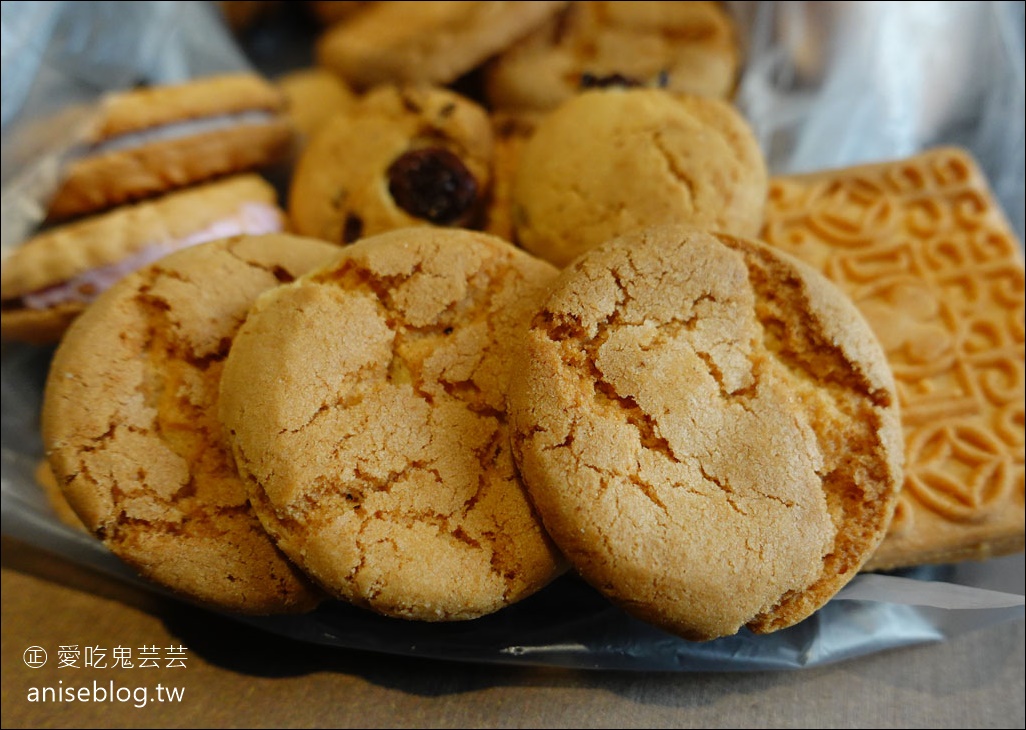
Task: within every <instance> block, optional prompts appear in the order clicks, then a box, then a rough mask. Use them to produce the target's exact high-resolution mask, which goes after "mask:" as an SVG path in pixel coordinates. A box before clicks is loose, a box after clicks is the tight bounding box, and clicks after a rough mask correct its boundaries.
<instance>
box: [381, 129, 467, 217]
mask: <svg viewBox="0 0 1026 730" xmlns="http://www.w3.org/2000/svg"><path fill="white" fill-rule="evenodd" d="M388 192H390V193H391V194H392V199H393V200H395V202H396V205H398V206H399V207H400V208H402V209H403V210H405V211H406V212H407V213H409V214H410V215H412V216H416V217H417V218H424V219H425V220H428V221H431V222H432V223H435V224H438V225H449V224H452V223H455V222H456V221H458V220H459V219H460V217H461V216H463V215H464V214H465V213H467V211H469V210H470V209H471V208H472V207H473V205H474V201H475V200H476V199H477V180H475V179H474V176H473V174H471V172H470V170H468V169H467V166H466V165H464V164H463V161H462V160H461V159H460V158H459V157H457V156H456V155H455V154H453V153H452V152H450V151H449V150H447V149H445V148H442V147H425V148H421V149H416V150H410V151H409V152H406V153H404V154H402V155H400V156H399V157H397V158H396V159H395V161H394V162H392V164H391V165H389V167H388Z"/></svg>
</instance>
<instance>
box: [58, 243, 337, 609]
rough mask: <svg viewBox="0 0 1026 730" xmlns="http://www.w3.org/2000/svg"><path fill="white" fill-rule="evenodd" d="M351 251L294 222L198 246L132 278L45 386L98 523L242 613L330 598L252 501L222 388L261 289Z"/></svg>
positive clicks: (86, 322)
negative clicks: (304, 233)
mask: <svg viewBox="0 0 1026 730" xmlns="http://www.w3.org/2000/svg"><path fill="white" fill-rule="evenodd" d="M337 253H338V249H337V247H334V246H331V245H329V244H325V243H323V242H320V241H312V240H308V239H302V238H299V237H295V236H286V235H282V234H278V235H268V236H243V237H237V238H230V239H221V240H218V241H213V242H209V243H206V244H203V245H200V246H194V247H192V248H189V249H186V250H183V251H179V252H177V253H174V254H172V255H170V256H167V257H166V258H164V259H162V260H160V261H158V262H155V263H153V264H151V265H149V266H147V267H145V268H144V269H141V270H139V271H137V272H135V273H134V274H132V275H130V276H128V277H126V278H125V279H122V280H121V281H120V282H119V283H118V284H117V285H115V286H114V287H112V288H111V289H110V290H108V291H107V292H106V293H105V294H104V295H102V296H101V297H100V298H99V299H97V300H96V302H95V303H94V304H93V306H91V307H90V308H89V310H88V311H86V312H85V313H84V314H83V315H82V317H80V318H79V319H78V320H76V321H75V323H74V324H73V325H72V327H71V328H70V329H69V330H68V332H67V334H66V336H65V338H64V339H63V340H62V342H61V344H60V345H59V346H58V348H57V351H56V353H55V355H54V359H53V361H52V364H51V369H50V372H49V376H48V379H47V382H46V388H45V391H44V396H43V408H42V434H43V444H44V447H45V451H46V457H47V460H48V461H49V464H50V467H51V468H52V469H53V473H54V476H55V478H56V480H57V483H58V484H59V485H60V487H61V490H62V492H63V493H64V496H65V497H66V498H67V500H68V503H69V504H70V505H71V507H72V509H74V511H75V513H76V514H77V515H78V516H79V518H80V519H81V520H82V522H83V523H84V524H85V525H86V527H87V528H88V529H89V530H90V532H92V533H93V534H95V535H96V536H97V537H98V538H99V539H100V540H102V541H103V543H104V545H106V546H107V547H108V548H109V549H110V550H111V552H113V553H114V554H115V555H117V556H118V557H119V558H121V559H122V560H123V561H125V562H126V563H127V564H129V565H131V566H132V567H133V568H135V569H136V570H137V571H138V572H139V573H140V574H141V575H142V576H143V577H145V578H147V579H149V580H152V581H154V582H155V583H157V584H160V585H162V586H164V587H166V588H169V589H171V590H173V591H175V592H176V593H178V594H179V595H182V596H184V597H186V598H189V599H191V600H194V601H196V602H199V603H201V604H203V605H207V606H213V607H216V608H220V609H224V610H228V611H233V612H239V613H248V614H270V613H285V612H299V611H305V610H308V609H311V608H313V607H314V606H315V605H316V604H317V603H318V602H319V601H320V600H321V599H322V597H323V596H322V594H321V593H320V592H319V591H317V590H315V589H314V588H313V587H312V586H311V585H310V584H309V582H308V581H307V580H306V579H305V578H304V577H303V575H302V573H301V571H299V570H297V569H296V568H295V566H293V565H292V564H291V563H290V562H289V561H288V560H287V559H286V558H285V557H284V556H283V555H282V554H281V553H280V552H279V551H278V550H277V549H276V548H275V547H274V544H273V543H272V541H271V539H270V538H269V537H268V536H267V534H266V533H265V532H264V530H263V528H262V527H261V525H260V522H259V520H258V519H257V518H256V516H255V515H254V514H253V511H252V510H251V509H250V507H249V505H248V503H247V499H246V491H245V488H244V486H243V484H242V482H241V481H240V480H239V477H238V475H237V474H236V472H235V469H234V466H233V464H232V460H231V454H230V452H229V451H228V450H227V449H226V448H225V444H224V441H223V438H222V433H221V425H220V422H219V421H218V420H217V398H218V385H219V380H220V374H221V371H222V369H223V365H224V359H225V356H226V354H227V352H228V349H229V347H230V346H231V343H232V339H233V337H234V335H235V332H236V330H237V329H238V327H239V325H240V324H241V323H242V321H243V319H244V318H245V316H246V311H247V310H248V308H249V306H250V305H251V304H252V302H253V300H254V299H256V297H257V295H258V294H260V293H261V292H263V291H265V290H266V289H269V288H272V287H275V286H278V285H279V284H282V283H283V282H288V281H290V280H292V279H293V278H294V277H296V276H298V275H299V274H300V273H302V272H305V271H307V270H309V269H311V268H313V267H315V266H320V265H323V264H325V263H326V262H328V261H330V260H332V259H333V258H334V257H335V256H337Z"/></svg>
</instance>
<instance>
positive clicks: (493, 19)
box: [3, 2, 1024, 640]
mask: <svg viewBox="0 0 1026 730" xmlns="http://www.w3.org/2000/svg"><path fill="white" fill-rule="evenodd" d="M308 6H309V7H310V9H311V10H313V11H314V12H315V13H317V17H318V18H320V19H321V20H322V21H323V22H324V23H325V25H324V27H323V31H322V32H321V35H320V37H319V39H318V41H317V47H316V57H317V60H318V66H317V67H315V68H310V69H303V70H300V71H297V72H294V73H290V74H288V75H287V76H283V77H281V78H278V79H273V80H271V79H261V78H259V77H254V76H253V75H249V74H241V75H238V76H234V77H218V78H214V79H200V80H197V81H195V82H192V83H190V84H184V85H182V86H181V87H175V88H165V89H151V90H147V91H145V92H138V91H136V92H129V93H126V94H124V95H119V96H118V97H117V98H116V100H115V101H112V102H110V104H109V108H110V110H111V111H110V112H109V114H107V115H106V116H107V118H108V119H131V120H132V122H131V123H128V122H123V123H121V124H120V125H119V124H115V123H113V122H111V123H109V124H107V125H98V128H97V131H96V133H95V139H94V144H93V145H92V147H91V148H89V149H85V150H82V152H81V154H80V155H78V156H77V157H76V158H75V160H74V164H72V165H70V166H69V176H68V178H69V179H68V182H67V185H68V186H69V187H70V188H72V189H75V188H76V185H77V188H78V189H79V190H81V191H84V192H74V193H72V194H69V195H64V196H61V195H57V196H55V197H54V200H55V201H59V200H61V199H62V198H63V199H74V200H76V201H86V200H87V201H89V202H90V205H91V207H89V208H88V210H84V209H82V208H79V209H78V210H75V211H71V212H69V209H68V208H67V207H66V206H65V207H64V208H62V209H58V210H54V211H51V226H50V227H49V229H48V230H46V231H44V232H42V233H40V234H39V235H38V236H37V237H36V238H33V239H31V240H29V241H27V242H26V243H25V244H24V245H23V246H21V247H20V248H19V249H18V250H17V251H16V253H15V254H13V255H12V256H11V257H10V258H9V259H8V260H7V261H5V262H4V269H3V317H4V319H3V326H4V330H3V332H4V337H5V339H21V340H25V341H29V342H47V341H49V342H56V341H59V345H58V347H57V349H56V352H55V354H54V357H53V360H52V364H51V370H50V373H49V378H48V380H47V385H46V390H45V393H44V401H43V409H42V427H43V440H44V445H45V448H46V456H47V465H48V467H49V469H50V470H51V472H52V477H53V479H54V481H55V483H56V485H57V487H58V489H59V491H60V494H61V495H62V497H63V498H65V499H66V500H67V502H68V503H69V504H70V506H71V507H72V509H73V510H74V512H75V514H76V516H77V518H78V519H80V520H81V522H82V523H83V524H84V526H85V527H86V528H87V529H88V530H89V531H91V532H92V533H94V534H95V535H96V536H97V537H99V538H100V539H101V540H102V541H103V542H104V543H105V544H106V545H107V546H108V547H109V548H110V549H111V551H112V552H114V553H115V554H116V555H118V556H119V557H120V558H122V559H123V560H125V561H126V562H127V563H129V564H130V565H132V566H133V567H135V568H136V569H137V570H138V571H139V572H140V574H141V575H143V576H145V577H147V578H148V579H151V580H153V581H155V582H157V583H159V584H161V585H163V586H166V587H168V588H170V589H172V590H174V591H176V592H178V593H179V594H181V595H183V596H185V597H187V598H189V599H191V600H195V601H198V602H200V603H203V604H205V605H210V606H215V607H218V608H221V609H224V610H229V611H238V612H244V613H252V614H274V613H285V612H302V611H308V610H311V609H312V608H314V607H315V606H317V605H318V604H320V603H321V602H322V601H324V600H343V601H346V602H349V603H352V604H354V605H357V606H361V607H364V608H367V609H369V610H372V611H376V612H378V613H381V614H384V615H387V616H393V617H398V618H404V619H412V620H422V621H450V620H465V619H473V618H476V617H480V616H483V615H486V614H490V613H493V612H495V611H498V610H500V609H502V608H504V607H506V606H509V605H511V604H513V603H515V602H517V601H519V600H521V599H523V598H525V597H526V596H529V595H531V594H533V593H535V592H537V591H540V590H544V589H545V587H546V586H548V585H549V584H550V583H551V582H552V581H553V580H554V579H556V578H557V577H558V576H560V575H561V574H562V573H563V572H565V571H567V570H573V571H576V572H577V573H578V574H579V575H580V576H581V577H582V578H583V579H584V580H586V581H587V582H588V583H590V584H591V585H592V586H594V587H595V588H596V589H597V590H599V591H600V592H601V593H603V594H604V595H605V596H607V597H608V598H609V599H610V600H611V601H612V602H614V603H616V604H617V605H619V606H621V607H622V608H623V609H624V610H626V611H628V612H629V613H631V614H632V615H635V616H637V617H639V618H641V619H643V620H645V621H649V622H651V623H653V624H655V625H657V626H660V627H662V628H664V629H666V630H668V631H670V632H672V633H675V634H677V635H679V636H682V637H685V638H688V639H692V640H708V639H713V638H717V637H721V636H729V635H732V634H734V633H736V632H737V631H739V630H740V629H741V628H742V627H748V628H749V629H751V630H752V631H755V632H757V633H766V632H771V631H776V630H778V629H782V628H785V627H788V626H792V625H794V624H796V623H798V622H800V621H802V620H803V619H805V618H807V617H809V616H810V615H812V614H813V613H814V612H815V611H817V610H818V609H819V608H820V607H822V606H823V605H824V604H825V603H826V602H827V601H828V600H829V599H830V598H831V597H832V596H833V595H835V594H836V593H837V591H838V590H839V589H840V588H841V587H843V586H844V585H845V584H846V583H847V582H848V581H849V580H851V578H852V577H854V576H855V575H856V574H857V573H858V572H859V571H860V570H865V569H869V568H875V569H887V568H894V567H904V566H912V565H918V564H923V563H929V562H948V561H953V560H963V559H969V558H982V557H987V556H989V555H992V554H1003V553H1008V552H1015V551H1017V550H1022V548H1023V532H1024V530H1023V522H1024V519H1023V491H1024V486H1023V472H1024V470H1023V442H1024V437H1023V372H1024V367H1023V338H1024V335H1023V324H1022V323H1023V310H1024V306H1023V288H1024V287H1023V265H1022V254H1021V248H1020V244H1018V242H1017V241H1016V240H1015V236H1014V235H1013V234H1012V232H1011V231H1010V229H1009V227H1008V224H1007V223H1006V222H1005V221H1004V218H1003V216H1002V214H1001V212H1000V209H999V208H998V206H997V205H996V204H995V203H994V201H993V198H992V197H991V195H990V193H989V191H988V189H987V185H986V181H985V180H984V179H983V177H982V176H981V175H980V173H979V171H978V170H977V169H976V166H975V164H974V163H973V161H972V159H971V158H970V157H969V156H968V155H966V154H965V153H964V152H962V151H959V150H952V149H943V150H935V151H931V152H928V153H925V154H923V155H921V156H918V157H916V158H911V159H908V160H900V161H895V162H893V163H885V164H879V165H874V166H868V167H862V168H852V169H848V170H831V171H823V172H821V173H816V174H814V175H809V176H790V177H779V178H770V176H769V175H768V172H767V168H766V163H765V160H764V158H763V155H762V152H761V150H760V148H759V145H758V143H757V142H756V140H755V137H754V136H753V134H752V132H751V128H750V126H749V122H748V120H746V119H745V118H744V116H743V115H742V114H741V113H740V111H739V110H738V109H737V108H736V107H735V106H734V105H733V104H732V103H731V101H730V95H731V93H732V91H733V88H734V85H735V83H736V80H737V77H738V74H739V72H740V68H741V63H742V59H741V54H740V50H739V49H740V44H739V42H738V38H737V32H736V29H735V28H734V26H733V24H732V22H731V17H730V15H729V13H727V12H726V11H725V10H724V9H723V7H722V6H721V5H720V4H718V3H704V2H700V3H696V2H692V3H634V2H631V3H620V2H611V3H606V2H575V3H565V2H552V3H549V2H540V3H504V2H475V3H449V2H437V3H436V2H431V3H330V4H320V3H309V4H308ZM335 13H338V14H339V15H335ZM329 14H330V15H331V17H330V18H329ZM329 21H330V22H329ZM236 83H241V84H244V85H246V86H247V88H250V89H256V88H259V89H260V90H261V93H260V94H255V93H253V94H250V95H249V96H247V99H251V98H253V97H257V96H259V97H260V98H264V97H263V93H264V92H265V91H271V92H273V93H272V94H270V96H271V97H273V98H274V99H276V101H274V102H273V103H264V104H263V106H262V107H260V108H259V110H258V111H250V108H251V107H250V106H248V104H250V101H246V102H243V101H241V100H239V101H238V102H237V103H235V105H234V106H233V107H232V108H231V109H225V108H219V106H218V105H217V104H215V103H214V101H215V100H217V101H225V100H226V99H228V98H236V97H235V96H234V94H233V93H232V91H231V90H232V89H233V88H234V86H233V85H234V84H236ZM470 89H473V90H472V91H471V90H470ZM167 98H172V99H176V100H177V101H173V102H172V103H171V104H169V105H167V107H163V105H162V103H161V100H162V99H165V100H166V99H167ZM258 106H259V105H258ZM158 108H170V109H176V110H178V111H179V112H183V114H181V115H180V116H179V117H173V116H171V114H173V112H166V113H165V112H164V111H161V112H158V111H157V109H158ZM116 110H120V111H119V112H118V114H115V113H114V112H115V111H116ZM101 116H103V115H101ZM173 119H174V120H181V123H180V124H174V125H172V124H171V122H172V120H173ZM185 120H188V121H185ZM283 120H286V122H287V123H286V124H285V126H286V127H287V129H288V130H289V131H288V135H287V136H288V141H289V146H288V149H285V146H284V145H282V144H281V142H280V140H279V139H278V137H277V136H276V137H274V141H266V142H264V143H256V142H254V141H252V140H254V139H256V138H257V137H256V135H257V133H258V130H261V131H259V134H260V135H267V134H270V133H271V131H270V130H271V128H273V130H275V131H274V134H278V132H277V130H278V129H280V125H282V124H283ZM148 124H154V125H160V126H161V128H162V129H163V130H164V131H163V132H160V133H156V134H150V133H145V132H143V130H144V129H145V128H146V127H147V126H148ZM249 127H254V129H248V128H249ZM239 128H247V129H248V131H247V133H246V134H245V135H243V138H248V139H249V140H250V141H249V142H246V143H244V144H243V147H245V148H247V149H248V150H249V153H248V154H242V153H236V152H232V151H229V149H230V148H229V143H228V141H227V139H228V138H234V137H235V134H236V133H237V132H238V130H239ZM100 130H105V131H102V132H101V131H100ZM233 130H234V131H233ZM108 132H109V133H108ZM129 135H131V136H129ZM107 137H110V138H111V141H109V142H105V141H101V140H103V139H105V138H107ZM126 137H127V138H126ZM197 138H199V139H201V140H202V144H203V145H205V147H202V149H207V150H210V152H209V154H203V155H201V158H203V159H206V160H210V161H211V162H212V164H211V165H210V166H209V167H207V168H205V171H199V172H196V170H197V169H199V168H201V167H203V166H201V165H199V164H196V163H194V162H193V161H192V160H193V158H192V157H191V155H189V154H187V153H186V150H187V149H190V148H189V147H188V145H189V144H192V143H194V142H195V140H196V139H197ZM260 139H265V140H266V139H267V137H263V136H262V137H260ZM256 148H259V149H260V150H262V151H263V152H262V153H261V154H259V155H257V154H255V149H256ZM183 158H187V159H188V160H189V162H188V163H186V162H183V161H182V159H183ZM111 160H114V161H115V162H116V163H117V165H120V166H117V165H115V166H114V167H105V164H107V163H110V162H111ZM269 165H275V166H277V171H278V173H281V172H282V170H284V171H285V179H286V190H285V191H284V195H285V197H286V198H287V200H285V201H283V202H282V203H281V204H280V205H281V207H278V206H279V201H278V199H277V198H276V197H275V193H274V189H273V188H272V187H270V186H269V185H268V184H267V182H266V181H264V180H263V179H262V178H261V177H260V176H259V175H258V174H257V172H258V171H259V170H261V169H263V170H266V169H268V166H269ZM238 180H244V181H246V182H247V184H248V185H249V193H251V194H252V195H250V194H247V195H241V194H240V195H238V196H235V197H233V196H231V195H229V194H228V193H224V194H223V195H222V197H224V198H225V199H226V201H228V202H226V207H227V208H228V209H229V210H230V211H231V212H230V213H229V214H228V220H232V221H236V223H235V224H233V225H235V228H234V229H232V228H231V226H230V225H228V224H222V219H221V218H220V217H219V215H217V214H215V213H214V212H213V210H214V209H215V208H216V209H218V210H221V206H220V203H219V202H217V201H219V200H220V198H218V196H217V195H215V193H214V192H212V191H214V190H216V189H218V188H217V186H227V185H228V183H229V182H232V183H235V182H236V181H238ZM158 181H159V182H158ZM133 185H134V187H132V186H133ZM222 189H224V188H222ZM258 189H259V190H258ZM268 190H270V194H268ZM260 194H263V195H264V197H263V198H262V199H261V198H260ZM159 195H163V196H164V197H163V198H161V197H158V196H159ZM268 195H270V197H268ZM186 196H191V197H186ZM229 198H230V200H228V199H229ZM251 198H256V199H258V200H255V201H254V200H251ZM168 201H170V202H171V203H172V204H173V205H174V206H175V207H170V208H167V207H166V208H161V207H160V206H166V205H168ZM215 203H217V204H216V205H215ZM244 203H252V204H254V205H257V206H259V207H258V210H259V211H261V212H260V213H259V214H256V213H253V214H251V215H249V216H248V217H247V216H242V218H246V219H259V220H260V221H261V223H260V224H259V225H260V227H259V228H249V227H247V225H245V224H243V225H240V224H238V223H237V221H238V220H240V214H238V212H237V211H239V210H240V207H241V206H242V205H243V204H244ZM191 209H200V210H202V211H205V213H204V215H205V217H204V218H203V219H202V221H201V222H200V223H198V224H197V225H196V226H195V227H194V228H191V227H188V226H187V224H186V221H187V220H188V219H190V218H191V214H190V212H189V211H190V210H191ZM168 210H173V211H174V212H173V213H167V212H161V211H168ZM73 215H78V216H83V217H81V218H79V219H77V220H73V221H71V222H65V221H67V219H68V218H69V217H70V216H73ZM166 216H170V217H166ZM147 223H150V224H152V225H151V226H150V227H149V228H148V229H146V225H145V224H147ZM253 225H254V226H256V225H257V224H253ZM144 229H145V230H144ZM197 231H198V232H199V233H197ZM48 310H52V311H48ZM26 312H27V313H26ZM48 316H49V319H47V321H46V326H45V327H44V326H43V325H42V324H40V322H41V321H42V320H43V319H44V318H46V317H48Z"/></svg>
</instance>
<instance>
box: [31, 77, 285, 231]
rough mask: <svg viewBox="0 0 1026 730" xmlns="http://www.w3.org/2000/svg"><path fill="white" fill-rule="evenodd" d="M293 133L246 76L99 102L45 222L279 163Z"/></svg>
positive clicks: (266, 89) (277, 105)
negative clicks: (93, 119) (90, 124)
mask: <svg viewBox="0 0 1026 730" xmlns="http://www.w3.org/2000/svg"><path fill="white" fill-rule="evenodd" d="M293 135H294V129H293V127H292V123H291V120H290V119H289V116H288V114H286V113H285V98H284V97H283V96H282V94H281V92H280V91H278V89H277V88H275V86H274V85H273V84H271V83H270V82H268V81H266V80H265V79H263V78H262V77H260V76H258V75H256V74H251V73H238V74H225V75H220V76H209V77H204V78H198V79H193V80H191V81H187V82H183V83H181V84H169V85H164V86H152V87H147V88H142V89H135V90H132V91H124V92H119V93H115V94H111V95H109V96H107V97H105V98H104V100H103V101H102V103H101V105H100V108H99V110H98V112H97V118H96V120H95V123H94V124H93V126H92V127H91V128H90V130H89V131H88V132H87V135H86V139H85V140H84V141H83V143H82V144H81V146H80V147H79V149H77V150H75V151H74V152H73V153H72V154H71V156H70V157H69V160H68V163H67V166H66V169H65V170H64V171H63V173H62V177H61V180H60V182H59V184H58V187H57V190H56V191H55V192H54V194H53V197H52V198H51V200H50V201H49V208H48V218H49V219H50V220H63V219H67V218H71V217H75V216H80V215H85V214H88V213H95V212H98V211H101V210H105V209H107V208H111V207H114V206H116V205H121V204H122V203H126V202H132V201H136V200H141V199H143V198H147V197H150V196H153V195H157V194H160V193H165V192H168V191H171V190H175V189H177V188H181V187H184V186H187V185H191V184H193V183H197V182H202V181H204V180H209V179H211V178H214V177H218V176H221V175H229V174H234V173H240V172H246V171H250V170H255V169H257V168H260V167H264V166H269V165H271V164H273V163H276V162H278V161H280V160H282V159H284V158H285V157H286V156H287V155H288V154H289V153H290V152H291V146H292V142H293Z"/></svg>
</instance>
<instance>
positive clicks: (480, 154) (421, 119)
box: [288, 86, 494, 243]
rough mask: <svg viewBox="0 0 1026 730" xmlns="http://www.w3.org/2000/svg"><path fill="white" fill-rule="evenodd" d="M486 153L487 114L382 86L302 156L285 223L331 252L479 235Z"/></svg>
mask: <svg viewBox="0 0 1026 730" xmlns="http://www.w3.org/2000/svg"><path fill="white" fill-rule="evenodd" d="M493 145H494V142H493V136H492V128H491V122H490V120H489V118H488V114H487V113H486V112H485V110H484V109H483V108H482V107H481V106H479V105H478V104H476V103H475V102H473V101H471V100H470V99H468V98H466V97H464V96H461V95H460V94H457V93H455V92H452V91H449V90H447V89H442V88H435V87H418V88H412V87H403V88H400V87H395V86H383V87H380V88H379V89H376V90H374V91H372V92H370V93H368V94H367V95H366V96H365V97H364V98H363V99H361V101H360V102H359V103H358V104H357V105H355V106H354V107H353V108H352V109H351V110H350V111H349V112H348V113H345V114H337V115H335V116H333V117H332V118H331V119H330V120H329V121H328V122H327V123H326V124H325V125H324V127H322V128H321V130H320V131H319V132H318V133H317V134H316V135H315V136H314V137H313V138H312V139H311V140H310V142H309V144H308V145H307V146H306V148H305V149H304V150H303V152H302V154H301V155H300V156H299V159H298V161H297V162H296V167H295V171H294V173H293V176H292V181H291V184H290V186H289V200H288V211H289V220H290V223H291V225H292V228H293V230H295V231H296V232H297V233H300V234H302V235H306V236H313V237H315V238H320V239H323V240H325V241H331V242H333V243H351V242H353V241H355V240H356V239H358V238H361V237H363V236H371V235H374V234H377V233H382V232H384V231H389V230H392V229H394V228H403V227H406V226H411V225H434V226H461V227H468V228H474V227H480V223H479V220H480V219H481V217H482V216H483V215H484V210H485V205H486V203H487V199H488V188H489V185H490V180H491V166H492V153H493Z"/></svg>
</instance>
